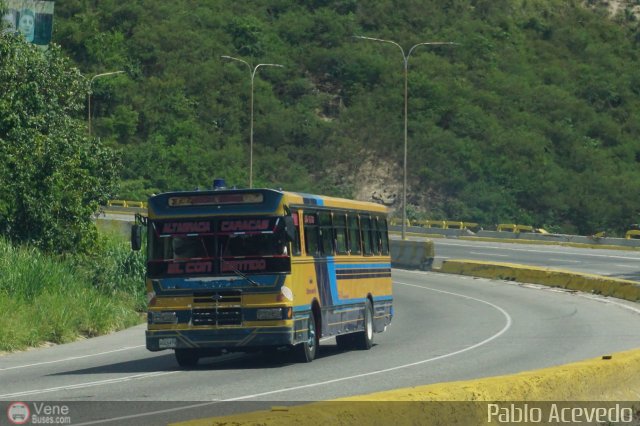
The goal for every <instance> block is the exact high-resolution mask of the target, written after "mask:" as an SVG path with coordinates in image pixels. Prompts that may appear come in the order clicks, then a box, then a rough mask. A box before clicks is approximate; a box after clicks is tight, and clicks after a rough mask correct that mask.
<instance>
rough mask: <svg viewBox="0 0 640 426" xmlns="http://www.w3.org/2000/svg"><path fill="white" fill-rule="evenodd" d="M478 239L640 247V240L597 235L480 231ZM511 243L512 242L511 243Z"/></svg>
mask: <svg viewBox="0 0 640 426" xmlns="http://www.w3.org/2000/svg"><path fill="white" fill-rule="evenodd" d="M475 236H476V237H479V238H483V239H492V240H512V241H522V242H526V243H529V242H532V241H535V242H542V243H549V244H563V245H572V244H576V245H580V246H584V245H587V246H590V247H593V248H598V247H603V248H604V247H606V248H612V247H616V246H617V247H623V248H624V247H640V239H626V238H612V237H599V236H595V235H591V236H581V235H568V234H540V233H533V232H519V233H513V232H504V231H484V230H483V231H478V232H477V233H476V234H475ZM509 242H510V241H509Z"/></svg>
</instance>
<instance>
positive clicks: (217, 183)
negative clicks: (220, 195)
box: [213, 178, 227, 191]
mask: <svg viewBox="0 0 640 426" xmlns="http://www.w3.org/2000/svg"><path fill="white" fill-rule="evenodd" d="M226 187H227V183H226V182H225V181H224V179H220V178H215V179H214V180H213V190H214V191H217V190H219V189H225V188H226Z"/></svg>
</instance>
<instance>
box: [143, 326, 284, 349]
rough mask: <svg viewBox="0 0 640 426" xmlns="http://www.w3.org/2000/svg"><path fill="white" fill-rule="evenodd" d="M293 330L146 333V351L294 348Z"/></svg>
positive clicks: (277, 328) (163, 331) (269, 328)
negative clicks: (291, 346)
mask: <svg viewBox="0 0 640 426" xmlns="http://www.w3.org/2000/svg"><path fill="white" fill-rule="evenodd" d="M293 336H294V334H293V329H292V328H290V327H254V328H230V329H217V330H193V329H188V330H147V331H146V341H147V349H148V350H150V351H153V352H155V351H162V350H165V349H185V348H196V349H200V348H201V349H205V348H206V349H227V350H230V351H234V350H237V351H241V350H251V349H259V348H265V347H277V346H285V345H291V344H293V343H294V340H293Z"/></svg>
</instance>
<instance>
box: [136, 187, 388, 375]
mask: <svg viewBox="0 0 640 426" xmlns="http://www.w3.org/2000/svg"><path fill="white" fill-rule="evenodd" d="M143 227H145V228H146V231H147V232H146V233H147V277H146V288H147V296H148V301H149V302H148V315H147V319H148V326H147V331H146V346H147V349H148V350H150V351H160V350H165V349H173V350H175V356H176V360H177V362H178V364H179V365H180V366H182V367H193V366H195V365H196V364H197V363H198V360H199V359H200V358H202V357H207V356H215V355H218V354H221V353H226V352H232V351H255V350H275V349H282V348H285V347H288V348H290V349H291V351H292V352H291V353H292V355H293V356H294V358H295V359H296V360H297V361H300V362H311V361H312V360H313V359H314V358H315V357H316V354H317V351H318V346H319V344H320V339H326V338H330V337H335V338H336V341H337V344H338V345H339V346H341V347H345V348H359V349H365V350H366V349H369V348H371V346H372V342H373V334H374V333H378V332H382V331H384V330H385V329H386V327H387V325H389V323H390V322H391V319H392V316H393V295H392V284H391V260H390V255H389V239H388V227H387V209H386V207H384V206H382V205H379V204H374V203H367V202H360V201H352V200H347V199H340V198H332V197H324V196H318V195H310V194H303V193H295V192H286V191H281V190H273V189H225V188H222V189H216V190H207V191H191V192H169V193H163V194H159V195H155V196H153V197H151V198H149V202H148V215H147V217H146V218H143V217H140V216H139V217H138V224H136V225H134V226H133V227H132V238H131V242H132V247H133V248H134V249H137V250H139V249H140V247H141V242H142V229H143ZM277 353H280V351H278V352H277Z"/></svg>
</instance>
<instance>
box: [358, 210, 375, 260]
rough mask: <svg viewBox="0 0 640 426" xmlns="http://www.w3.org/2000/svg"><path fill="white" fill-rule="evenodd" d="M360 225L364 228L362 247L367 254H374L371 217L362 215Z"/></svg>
mask: <svg viewBox="0 0 640 426" xmlns="http://www.w3.org/2000/svg"><path fill="white" fill-rule="evenodd" d="M360 226H361V228H362V247H363V249H364V254H365V255H371V254H373V252H372V250H371V219H369V217H364V216H363V217H360Z"/></svg>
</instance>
